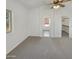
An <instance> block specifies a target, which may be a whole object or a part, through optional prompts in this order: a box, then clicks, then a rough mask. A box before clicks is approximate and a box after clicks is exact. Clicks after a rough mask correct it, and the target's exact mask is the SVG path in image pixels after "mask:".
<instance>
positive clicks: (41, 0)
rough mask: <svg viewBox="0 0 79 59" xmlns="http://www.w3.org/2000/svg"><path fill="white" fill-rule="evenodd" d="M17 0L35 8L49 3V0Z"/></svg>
mask: <svg viewBox="0 0 79 59" xmlns="http://www.w3.org/2000/svg"><path fill="white" fill-rule="evenodd" d="M17 1H18V2H20V3H22V4H23V5H24V6H26V7H27V8H35V7H40V6H43V5H47V4H49V3H50V1H51V0H17Z"/></svg>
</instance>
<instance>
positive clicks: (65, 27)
mask: <svg viewBox="0 0 79 59" xmlns="http://www.w3.org/2000/svg"><path fill="white" fill-rule="evenodd" d="M62 37H69V18H68V17H67V16H63V17H62Z"/></svg>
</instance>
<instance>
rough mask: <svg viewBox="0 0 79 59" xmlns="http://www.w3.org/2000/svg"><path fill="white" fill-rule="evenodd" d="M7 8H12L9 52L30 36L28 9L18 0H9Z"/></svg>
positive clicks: (8, 42)
mask: <svg viewBox="0 0 79 59" xmlns="http://www.w3.org/2000/svg"><path fill="white" fill-rule="evenodd" d="M6 2H7V6H6V8H7V9H10V10H12V32H10V33H7V34H6V39H7V40H6V41H7V42H6V44H7V47H6V49H7V51H6V52H7V53H9V52H10V51H11V50H12V49H14V48H15V47H16V46H17V45H18V44H19V43H20V42H22V41H23V40H24V39H25V38H27V37H28V36H29V29H28V24H29V22H28V9H26V8H27V7H26V8H25V7H24V6H23V5H22V4H21V3H19V2H17V1H16V0H7V1H6Z"/></svg>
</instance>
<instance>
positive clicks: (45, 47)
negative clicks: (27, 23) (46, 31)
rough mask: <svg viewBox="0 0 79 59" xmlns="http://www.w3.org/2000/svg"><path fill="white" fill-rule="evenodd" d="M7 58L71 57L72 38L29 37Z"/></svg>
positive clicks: (65, 58)
mask: <svg viewBox="0 0 79 59" xmlns="http://www.w3.org/2000/svg"><path fill="white" fill-rule="evenodd" d="M7 59H72V39H69V38H68V37H63V38H40V37H29V38H28V39H26V40H25V41H24V42H22V43H21V44H20V45H19V46H17V47H16V48H15V49H14V50H13V51H11V52H10V53H9V54H8V55H7Z"/></svg>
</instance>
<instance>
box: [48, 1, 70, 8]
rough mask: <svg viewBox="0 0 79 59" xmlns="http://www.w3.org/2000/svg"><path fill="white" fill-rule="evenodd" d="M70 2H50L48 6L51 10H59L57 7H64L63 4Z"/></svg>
mask: <svg viewBox="0 0 79 59" xmlns="http://www.w3.org/2000/svg"><path fill="white" fill-rule="evenodd" d="M68 1H71V0H51V1H50V4H49V5H51V8H59V7H65V4H64V3H65V2H68Z"/></svg>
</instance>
